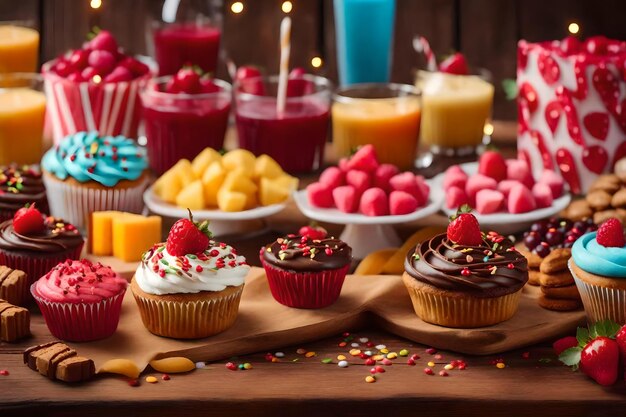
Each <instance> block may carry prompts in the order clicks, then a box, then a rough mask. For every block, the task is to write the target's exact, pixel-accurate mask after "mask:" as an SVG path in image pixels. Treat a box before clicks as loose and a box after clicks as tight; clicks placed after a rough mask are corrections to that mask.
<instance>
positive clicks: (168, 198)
mask: <svg viewBox="0 0 626 417" xmlns="http://www.w3.org/2000/svg"><path fill="white" fill-rule="evenodd" d="M172 169H173V168H172ZM172 169H170V170H169V171H167V172H166V173H165V174H163V175H161V177H160V178H159V179H158V180H157V181H156V182H155V183H154V187H153V188H152V189H153V191H154V193H155V194H156V195H157V196H159V197H161V198H162V199H163V200H164V201H165V202H167V203H174V202H176V196H177V195H178V193H179V192H180V190H182V189H183V183H182V181H181V179H180V177H179V176H178V174H177V173H176V172H175V171H173V170H172Z"/></svg>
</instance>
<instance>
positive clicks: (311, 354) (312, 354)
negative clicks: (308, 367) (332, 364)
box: [304, 352, 317, 358]
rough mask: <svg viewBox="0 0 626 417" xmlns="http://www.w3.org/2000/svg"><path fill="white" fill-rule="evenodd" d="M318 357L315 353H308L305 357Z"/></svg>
mask: <svg viewBox="0 0 626 417" xmlns="http://www.w3.org/2000/svg"><path fill="white" fill-rule="evenodd" d="M316 355H317V353H315V352H307V353H305V354H304V356H305V357H306V358H312V357H313V356H316Z"/></svg>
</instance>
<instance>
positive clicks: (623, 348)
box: [615, 326, 626, 379]
mask: <svg viewBox="0 0 626 417" xmlns="http://www.w3.org/2000/svg"><path fill="white" fill-rule="evenodd" d="M615 341H616V342H617V347H618V348H619V356H620V360H621V362H622V370H623V371H624V379H626V326H622V328H621V329H619V331H618V332H617V334H616V335H615Z"/></svg>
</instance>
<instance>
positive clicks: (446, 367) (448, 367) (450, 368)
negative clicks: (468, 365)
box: [443, 363, 454, 371]
mask: <svg viewBox="0 0 626 417" xmlns="http://www.w3.org/2000/svg"><path fill="white" fill-rule="evenodd" d="M443 369H445V370H446V371H451V370H453V369H454V365H452V364H450V363H449V364H447V365H446V366H444V367H443Z"/></svg>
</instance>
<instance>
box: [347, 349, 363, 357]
mask: <svg viewBox="0 0 626 417" xmlns="http://www.w3.org/2000/svg"><path fill="white" fill-rule="evenodd" d="M348 353H349V354H350V355H352V356H359V355H360V354H361V350H360V349H350V351H349V352H348Z"/></svg>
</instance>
